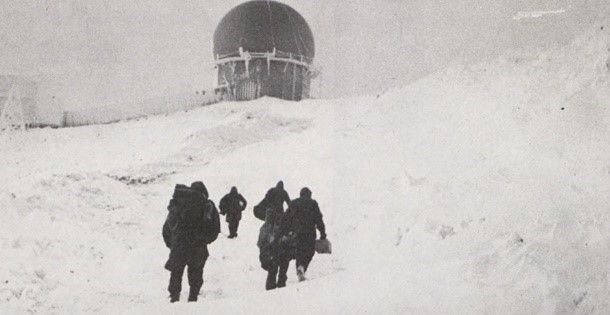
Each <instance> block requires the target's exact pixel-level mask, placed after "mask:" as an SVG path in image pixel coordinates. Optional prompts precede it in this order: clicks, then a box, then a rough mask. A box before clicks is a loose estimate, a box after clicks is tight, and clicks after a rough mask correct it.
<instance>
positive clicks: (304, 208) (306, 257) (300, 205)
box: [281, 187, 326, 281]
mask: <svg viewBox="0 0 610 315" xmlns="http://www.w3.org/2000/svg"><path fill="white" fill-rule="evenodd" d="M316 228H317V229H318V230H319V231H320V239H326V227H325V226H324V220H322V212H321V211H320V208H319V206H318V203H317V202H316V201H315V200H314V199H312V198H311V190H309V188H307V187H304V188H303V189H301V192H300V197H299V198H297V199H295V200H293V201H291V202H290V207H289V208H288V210H286V213H285V214H284V217H283V219H282V224H281V235H282V240H281V243H284V244H289V243H290V242H291V239H292V242H294V243H296V251H295V252H294V258H295V259H296V268H297V276H298V277H299V281H303V280H305V273H306V272H307V268H308V267H309V263H310V262H311V259H312V258H313V256H314V254H315V246H316ZM291 258H292V257H291Z"/></svg>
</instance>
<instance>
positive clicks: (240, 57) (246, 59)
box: [214, 47, 319, 100]
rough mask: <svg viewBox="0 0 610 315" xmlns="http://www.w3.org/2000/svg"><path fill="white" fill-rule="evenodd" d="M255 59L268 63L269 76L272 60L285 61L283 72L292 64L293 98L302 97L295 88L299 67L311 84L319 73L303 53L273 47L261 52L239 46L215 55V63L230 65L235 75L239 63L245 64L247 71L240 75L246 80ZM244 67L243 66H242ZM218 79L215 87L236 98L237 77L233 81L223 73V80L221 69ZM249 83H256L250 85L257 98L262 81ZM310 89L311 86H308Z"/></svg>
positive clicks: (268, 74) (216, 64)
mask: <svg viewBox="0 0 610 315" xmlns="http://www.w3.org/2000/svg"><path fill="white" fill-rule="evenodd" d="M254 60H265V61H266V64H267V76H271V72H272V71H271V68H272V67H271V62H272V61H273V62H280V63H284V64H285V65H284V70H283V72H286V71H287V69H288V67H289V66H292V67H293V69H292V73H293V77H292V81H293V82H292V85H293V86H292V99H293V100H295V99H300V96H299V97H295V90H296V86H295V85H296V81H297V78H296V77H297V75H296V72H297V67H298V68H300V69H303V70H298V71H303V76H307V77H308V79H307V85H309V82H310V79H313V78H315V77H316V76H317V75H318V73H319V72H318V71H317V70H315V69H314V68H313V66H312V65H311V63H312V60H311V59H309V58H307V57H305V56H302V55H298V54H292V53H286V52H282V51H279V50H277V49H276V48H273V51H271V52H263V53H259V52H248V51H244V49H243V47H239V50H238V51H237V52H235V53H232V54H225V55H216V56H215V60H214V64H215V66H216V67H217V68H218V67H229V68H230V69H231V70H232V71H231V72H232V73H233V75H235V68H236V66H237V64H238V63H242V62H243V65H244V66H245V72H244V73H243V75H239V77H242V78H244V79H246V80H248V79H250V63H251V62H253V61H254ZM242 69H243V68H242ZM216 75H217V76H216V79H215V83H214V84H215V88H216V90H217V91H219V90H224V91H226V92H227V93H229V95H230V96H231V97H232V98H233V99H235V95H232V93H233V91H232V87H234V85H235V77H234V78H232V79H233V81H230V80H229V78H227V77H226V76H225V74H224V73H223V74H222V76H221V79H222V80H219V77H218V75H219V71H217V72H216ZM247 84H254V85H256V87H250V88H249V89H251V90H252V94H255V95H253V98H257V97H259V96H260V93H261V86H260V82H259V83H247ZM308 89H309V87H308ZM307 94H308V92H307Z"/></svg>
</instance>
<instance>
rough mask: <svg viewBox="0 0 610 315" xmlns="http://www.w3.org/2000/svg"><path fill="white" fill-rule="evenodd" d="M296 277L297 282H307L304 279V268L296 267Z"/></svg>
mask: <svg viewBox="0 0 610 315" xmlns="http://www.w3.org/2000/svg"><path fill="white" fill-rule="evenodd" d="M297 277H299V282H301V281H305V280H307V278H305V268H304V267H303V266H298V267H297Z"/></svg>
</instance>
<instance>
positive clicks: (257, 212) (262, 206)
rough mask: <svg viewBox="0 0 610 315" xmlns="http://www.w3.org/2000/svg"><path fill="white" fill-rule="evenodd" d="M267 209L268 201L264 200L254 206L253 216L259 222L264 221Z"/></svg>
mask: <svg viewBox="0 0 610 315" xmlns="http://www.w3.org/2000/svg"><path fill="white" fill-rule="evenodd" d="M268 207H269V201H267V198H264V199H263V200H261V202H259V203H258V204H257V205H256V206H254V208H253V211H254V216H255V217H256V218H257V219H259V220H262V221H265V215H266V214H267V208H268Z"/></svg>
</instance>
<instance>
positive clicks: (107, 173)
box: [0, 23, 610, 314]
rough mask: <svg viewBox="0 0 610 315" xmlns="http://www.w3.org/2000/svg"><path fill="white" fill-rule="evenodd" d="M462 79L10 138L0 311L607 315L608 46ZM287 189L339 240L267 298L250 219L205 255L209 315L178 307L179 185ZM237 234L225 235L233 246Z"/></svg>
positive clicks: (1, 184)
mask: <svg viewBox="0 0 610 315" xmlns="http://www.w3.org/2000/svg"><path fill="white" fill-rule="evenodd" d="M602 25H603V24H599V25H596V26H595V27H594V28H592V29H591V30H590V31H589V32H588V33H586V34H583V35H582V36H581V37H579V38H578V39H577V40H576V41H575V42H574V43H573V44H572V45H570V46H567V47H563V48H561V49H558V50H554V51H545V52H539V53H538V54H535V55H532V54H525V53H523V54H511V55H508V56H507V57H506V58H503V59H501V60H498V61H496V62H492V63H486V64H480V65H477V66H475V67H471V68H453V69H449V70H447V71H444V72H441V73H437V74H435V75H433V76H430V77H428V78H426V79H424V80H421V81H419V82H417V83H415V84H413V85H411V86H408V87H405V88H402V89H396V90H393V91H390V92H388V93H386V94H384V95H380V96H369V97H360V98H354V99H341V100H309V101H303V102H299V103H291V102H284V101H279V100H275V99H269V98H264V99H260V100H257V101H254V102H249V103H222V104H217V105H214V106H210V107H206V108H201V109H198V110H192V111H189V112H183V113H178V114H173V115H168V116H157V117H150V118H147V119H141V120H135V121H128V122H123V123H117V124H112V125H101V126H88V127H78V128H66V129H58V130H50V129H41V130H30V131H28V132H27V133H22V134H2V135H0V146H1V152H2V154H1V155H0V174H2V175H3V176H2V179H0V209H2V210H3V216H2V220H0V260H1V261H2V264H0V303H1V304H0V313H5V314H23V313H36V314H66V313H75V314H83V313H108V314H116V313H126V314H154V313H178V312H181V313H186V314H189V313H193V314H194V313H200V312H207V313H209V314H221V313H234V312H239V313H249V314H268V313H271V314H275V313H303V314H311V313H323V314H324V313H326V314H329V313H333V314H364V313H366V314H370V313H379V314H391V313H395V314H405V313H414V314H473V313H474V314H524V313H525V314H562V313H570V314H571V313H576V314H590V313H595V314H604V313H608V312H610V305H609V303H608V301H609V297H610V290H609V286H610V279H609V275H608V272H609V271H610V211H609V210H610V146H608V139H610V109H609V108H610V39H609V36H610V35H609V33H608V28H610V24H608V23H606V28H605V29H602ZM280 179H281V180H283V181H284V183H285V185H286V188H287V190H288V192H289V193H290V194H291V196H292V197H296V195H297V194H298V191H299V190H300V188H301V187H303V186H308V187H309V188H311V190H312V191H313V197H314V198H315V199H317V200H318V202H319V204H320V206H321V209H322V212H323V214H324V218H325V221H326V225H327V230H328V233H329V239H331V241H332V242H333V249H334V253H333V254H332V255H316V256H315V257H314V261H313V262H312V265H311V267H310V271H309V280H308V281H306V282H303V283H297V281H296V276H295V274H294V265H291V269H290V271H289V282H288V286H287V287H286V288H284V289H280V290H275V291H272V292H267V291H265V290H264V279H265V272H264V271H263V270H262V269H260V267H259V262H258V256H257V255H258V249H257V248H256V237H257V233H258V228H259V226H260V221H258V220H257V219H255V218H254V217H253V215H252V214H251V211H252V210H251V207H249V208H248V209H247V213H246V215H245V216H244V220H243V221H242V223H241V226H240V232H239V237H238V238H237V239H235V240H231V239H227V238H226V236H224V235H221V236H220V237H219V240H218V241H216V242H215V243H213V244H212V245H211V246H210V252H211V257H210V259H209V260H208V263H207V265H206V268H205V271H204V279H205V283H204V287H203V298H202V299H200V302H199V303H191V304H188V303H186V302H181V303H178V304H171V305H170V304H169V303H168V300H167V292H166V287H167V281H168V278H169V274H168V272H167V271H165V270H164V269H163V264H164V263H165V260H166V258H167V254H168V251H167V249H166V248H165V246H164V244H163V242H162V239H161V226H162V223H163V221H164V219H165V215H166V211H167V210H166V209H165V207H166V205H167V202H168V200H169V197H170V195H171V192H172V189H173V186H174V184H175V183H190V182H192V181H195V180H203V181H204V182H205V183H206V185H207V186H208V189H209V191H210V194H211V196H212V198H213V199H214V200H216V201H218V199H219V198H220V197H222V195H224V194H225V193H227V192H228V191H229V189H230V187H231V186H233V185H235V186H237V187H238V188H239V189H240V192H241V193H242V194H243V195H244V196H245V197H246V199H248V201H249V203H250V205H254V204H256V203H257V202H258V201H259V200H260V199H261V198H262V197H263V195H264V193H265V191H266V190H267V189H268V188H270V187H272V186H274V185H275V183H276V182H277V181H278V180H280ZM226 230H227V228H226V224H224V222H223V232H226Z"/></svg>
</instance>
